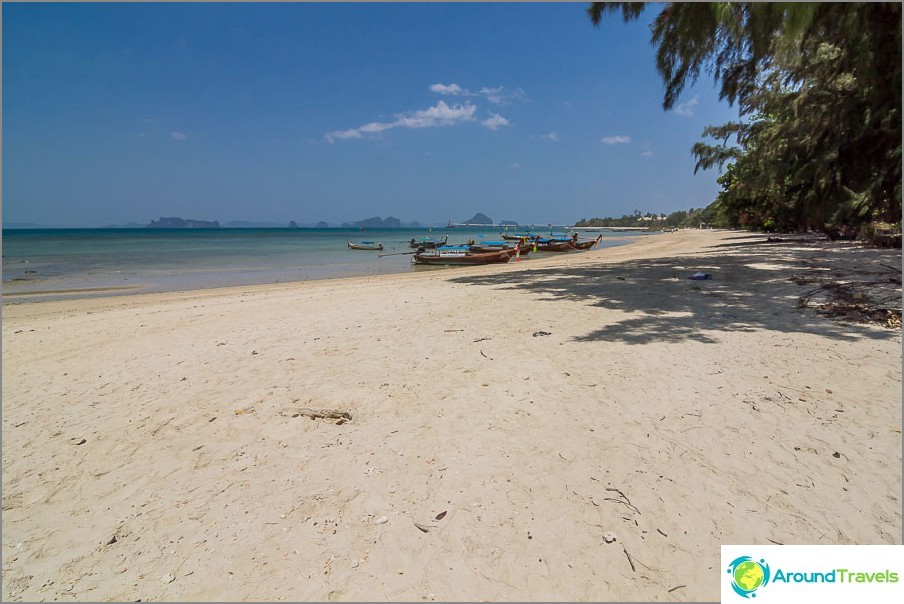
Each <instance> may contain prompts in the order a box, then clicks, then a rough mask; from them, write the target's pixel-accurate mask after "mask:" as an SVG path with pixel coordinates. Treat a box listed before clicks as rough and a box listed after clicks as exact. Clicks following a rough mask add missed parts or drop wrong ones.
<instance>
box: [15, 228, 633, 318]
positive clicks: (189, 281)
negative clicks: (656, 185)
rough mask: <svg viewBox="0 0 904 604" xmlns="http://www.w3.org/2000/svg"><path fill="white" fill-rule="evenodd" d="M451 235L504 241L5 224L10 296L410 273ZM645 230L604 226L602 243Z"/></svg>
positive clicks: (441, 232)
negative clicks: (424, 242) (420, 251)
mask: <svg viewBox="0 0 904 604" xmlns="http://www.w3.org/2000/svg"><path fill="white" fill-rule="evenodd" d="M579 232H580V231H579ZM446 235H448V236H449V244H456V243H465V242H467V241H468V240H469V239H474V240H477V241H480V240H482V239H499V229H498V228H497V229H492V228H490V229H487V228H470V227H468V228H451V229H447V228H441V229H433V230H428V229H426V228H422V229H368V230H366V231H361V230H359V229H339V228H327V229H288V228H285V229H279V228H268V229H4V230H3V302H4V303H12V302H24V301H34V300H42V299H60V298H77V297H86V296H109V295H124V294H130V293H150V292H161V291H184V290H193V289H206V288H212V287H226V286H234V285H257V284H263V283H284V282H295V281H307V280H312V279H329V278H335V277H349V276H362V275H375V274H386V273H404V272H410V271H414V270H421V269H420V268H417V269H416V268H415V267H414V266H413V265H412V263H411V256H410V254H408V253H407V252H411V251H412V249H411V248H410V246H409V242H410V240H411V239H412V238H421V237H434V238H442V237H444V236H446ZM581 235H582V236H587V237H596V235H597V233H591V232H586V233H581ZM636 235H637V234H636V233H618V232H615V233H604V235H603V241H602V247H611V246H614V245H619V244H621V243H626V242H627V237H631V236H636ZM348 241H351V242H360V241H377V242H381V243H383V247H384V249H383V251H382V252H379V253H378V252H374V251H361V250H350V249H348V246H347V242H348ZM380 254H383V256H380ZM387 254H396V255H387ZM529 258H530V257H528V259H529ZM441 270H442V269H441ZM446 270H449V269H446ZM452 270H454V269H452Z"/></svg>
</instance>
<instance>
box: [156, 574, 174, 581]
mask: <svg viewBox="0 0 904 604" xmlns="http://www.w3.org/2000/svg"><path fill="white" fill-rule="evenodd" d="M160 580H161V581H163V582H164V583H172V582H173V581H175V580H176V577H175V576H173V575H171V574H169V573H167V574H165V575H163V576H162V577H160Z"/></svg>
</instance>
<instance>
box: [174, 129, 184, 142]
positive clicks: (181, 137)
mask: <svg viewBox="0 0 904 604" xmlns="http://www.w3.org/2000/svg"><path fill="white" fill-rule="evenodd" d="M170 138H171V139H173V140H174V141H184V140H185V139H187V138H188V136H187V135H185V134H183V133H181V132H176V131H175V130H174V131H172V132H170Z"/></svg>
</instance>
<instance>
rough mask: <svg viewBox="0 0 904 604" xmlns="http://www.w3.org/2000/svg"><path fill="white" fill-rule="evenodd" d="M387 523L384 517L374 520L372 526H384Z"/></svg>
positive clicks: (387, 519)
mask: <svg viewBox="0 0 904 604" xmlns="http://www.w3.org/2000/svg"><path fill="white" fill-rule="evenodd" d="M387 522H389V518H387V517H386V516H380V517H379V518H377V519H376V520H374V524H386V523H387Z"/></svg>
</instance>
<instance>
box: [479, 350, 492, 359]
mask: <svg viewBox="0 0 904 604" xmlns="http://www.w3.org/2000/svg"><path fill="white" fill-rule="evenodd" d="M480 356H482V357H483V358H485V359H489V360H491V361H492V360H493V357H488V356H487V355H485V354H484V353H483V351H482V350H481V351H480Z"/></svg>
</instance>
